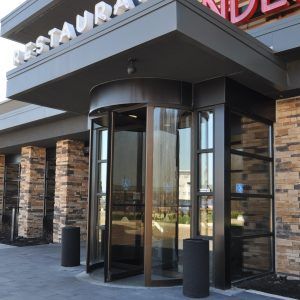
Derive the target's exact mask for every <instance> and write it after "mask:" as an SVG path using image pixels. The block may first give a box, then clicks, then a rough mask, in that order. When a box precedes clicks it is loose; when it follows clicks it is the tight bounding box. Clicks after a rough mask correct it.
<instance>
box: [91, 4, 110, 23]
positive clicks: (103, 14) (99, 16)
mask: <svg viewBox="0 0 300 300" xmlns="http://www.w3.org/2000/svg"><path fill="white" fill-rule="evenodd" d="M112 11H113V8H112V6H111V5H109V4H107V3H105V2H104V1H101V2H99V3H98V4H96V6H95V25H101V24H103V23H104V22H107V21H109V20H111V18H110V17H111V15H112Z"/></svg>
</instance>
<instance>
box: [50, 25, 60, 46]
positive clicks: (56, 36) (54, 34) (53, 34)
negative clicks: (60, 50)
mask: <svg viewBox="0 0 300 300" xmlns="http://www.w3.org/2000/svg"><path fill="white" fill-rule="evenodd" d="M48 34H49V36H50V47H51V48H56V47H58V46H59V40H60V36H61V30H59V29H57V28H53V29H52V30H50V31H49V32H48Z"/></svg>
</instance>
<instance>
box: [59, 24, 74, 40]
mask: <svg viewBox="0 0 300 300" xmlns="http://www.w3.org/2000/svg"><path fill="white" fill-rule="evenodd" d="M76 36H77V35H76V31H75V28H74V26H73V25H72V24H70V23H68V22H65V23H64V26H63V28H62V31H61V35H60V39H59V42H60V43H62V44H65V43H67V42H69V41H70V40H73V39H75V38H76Z"/></svg>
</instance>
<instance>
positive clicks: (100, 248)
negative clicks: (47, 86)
mask: <svg viewBox="0 0 300 300" xmlns="http://www.w3.org/2000/svg"><path fill="white" fill-rule="evenodd" d="M102 120H103V118H100V121H98V120H96V121H94V122H95V123H94V124H93V126H94V128H97V129H94V130H93V141H92V142H93V144H94V145H95V146H96V151H95V152H94V153H93V155H92V166H93V169H92V178H91V180H92V181H91V182H92V188H91V200H90V218H89V231H90V236H89V238H90V240H89V243H90V244H89V265H90V266H92V265H96V264H98V263H102V262H103V261H104V246H105V245H104V243H105V239H104V236H105V235H104V234H105V210H106V180H107V176H106V172H107V157H106V156H107V154H105V157H104V156H103V158H102V160H101V162H99V159H100V158H101V156H102V153H107V130H105V129H104V130H102V127H101V126H99V124H98V125H97V126H96V122H97V121H98V123H101V121H102ZM98 128H101V129H98ZM105 132H106V133H105Z"/></svg>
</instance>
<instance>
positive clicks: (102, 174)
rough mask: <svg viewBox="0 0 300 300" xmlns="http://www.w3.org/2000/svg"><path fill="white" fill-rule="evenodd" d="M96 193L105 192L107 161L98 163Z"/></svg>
mask: <svg viewBox="0 0 300 300" xmlns="http://www.w3.org/2000/svg"><path fill="white" fill-rule="evenodd" d="M98 173H99V176H98V193H99V194H105V193H106V180H107V163H99V164H98Z"/></svg>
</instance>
